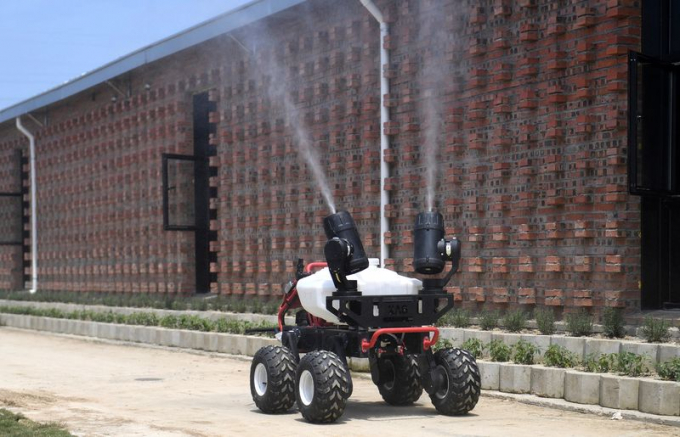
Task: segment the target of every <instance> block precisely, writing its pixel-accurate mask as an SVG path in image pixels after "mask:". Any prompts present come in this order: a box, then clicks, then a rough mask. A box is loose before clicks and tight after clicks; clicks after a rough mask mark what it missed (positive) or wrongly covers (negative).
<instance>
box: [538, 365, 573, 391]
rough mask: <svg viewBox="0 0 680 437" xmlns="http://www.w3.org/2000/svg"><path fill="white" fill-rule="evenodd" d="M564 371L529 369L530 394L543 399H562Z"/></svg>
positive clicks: (541, 368) (547, 368)
mask: <svg viewBox="0 0 680 437" xmlns="http://www.w3.org/2000/svg"><path fill="white" fill-rule="evenodd" d="M565 373H566V370H564V369H558V368H555V367H539V366H533V367H532V368H531V393H533V394H535V395H536V396H540V397H544V398H563V397H564V375H565Z"/></svg>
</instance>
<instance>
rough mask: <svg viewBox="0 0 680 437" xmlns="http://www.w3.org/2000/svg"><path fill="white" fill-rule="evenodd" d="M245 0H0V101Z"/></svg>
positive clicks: (16, 98) (25, 95) (14, 99)
mask: <svg viewBox="0 0 680 437" xmlns="http://www.w3.org/2000/svg"><path fill="white" fill-rule="evenodd" d="M251 1H252V0H0V109H3V108H7V107H9V106H12V105H13V104H15V103H19V102H21V101H23V100H26V99H29V98H31V97H34V96H36V95H38V94H40V93H42V92H44V91H47V90H49V89H51V88H54V87H55V86H58V85H61V84H63V83H64V82H66V81H69V80H71V79H74V78H76V77H78V76H80V75H81V74H83V73H86V72H89V71H92V70H94V69H96V68H98V67H101V66H102V65H104V64H107V63H109V62H111V61H113V60H115V59H117V58H119V57H121V56H124V55H127V54H128V53H131V52H133V51H135V50H137V49H140V48H142V47H144V46H147V45H149V44H152V43H154V42H156V41H159V40H161V39H164V38H166V37H168V36H170V35H172V34H175V33H177V32H180V31H182V30H185V29H187V28H189V27H191V26H194V25H196V24H198V23H201V22H203V21H205V20H207V19H210V18H212V17H214V16H216V15H219V14H221V13H224V12H227V11H230V10H232V9H235V8H237V7H239V6H241V5H243V4H246V3H250V2H251Z"/></svg>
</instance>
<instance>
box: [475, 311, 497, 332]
mask: <svg viewBox="0 0 680 437" xmlns="http://www.w3.org/2000/svg"><path fill="white" fill-rule="evenodd" d="M498 318H499V314H498V311H482V313H481V314H480V315H479V327H480V328H482V331H492V330H493V329H495V328H496V327H498Z"/></svg>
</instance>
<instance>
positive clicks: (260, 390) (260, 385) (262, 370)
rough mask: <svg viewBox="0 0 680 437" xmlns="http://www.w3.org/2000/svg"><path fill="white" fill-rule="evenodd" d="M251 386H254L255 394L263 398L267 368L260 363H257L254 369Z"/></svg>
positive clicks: (265, 390)
mask: <svg viewBox="0 0 680 437" xmlns="http://www.w3.org/2000/svg"><path fill="white" fill-rule="evenodd" d="M253 385H254V386H255V392H257V394H258V396H264V394H265V393H267V368H266V367H265V365H264V364H262V363H259V364H258V365H257V366H256V367H255V372H254V374H253Z"/></svg>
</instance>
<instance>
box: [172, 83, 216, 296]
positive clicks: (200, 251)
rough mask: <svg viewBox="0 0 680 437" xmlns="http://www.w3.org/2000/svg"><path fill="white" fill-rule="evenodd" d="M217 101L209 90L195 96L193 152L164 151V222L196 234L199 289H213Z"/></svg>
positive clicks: (204, 291) (197, 284)
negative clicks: (212, 115) (213, 136)
mask: <svg viewBox="0 0 680 437" xmlns="http://www.w3.org/2000/svg"><path fill="white" fill-rule="evenodd" d="M214 110H215V104H214V103H213V102H210V100H209V96H208V93H207V92H205V93H200V94H196V95H194V96H193V140H194V151H193V152H194V153H193V155H178V154H164V155H163V226H164V228H165V230H168V231H189V232H194V236H195V244H194V246H195V253H194V261H195V269H196V293H208V292H210V283H211V282H214V277H213V275H211V274H210V262H211V260H212V258H213V256H212V254H211V252H210V240H211V237H212V235H211V232H210V214H211V210H210V195H211V192H210V171H211V169H210V164H209V156H211V154H212V150H211V146H210V134H211V133H213V130H214V124H212V123H210V118H209V115H210V112H211V111H214Z"/></svg>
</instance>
